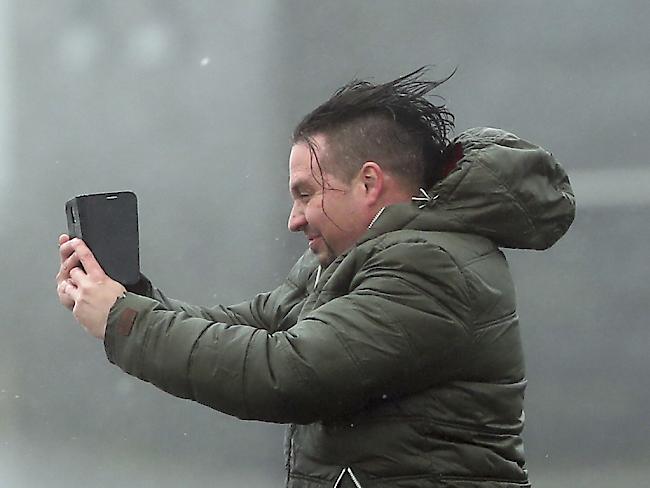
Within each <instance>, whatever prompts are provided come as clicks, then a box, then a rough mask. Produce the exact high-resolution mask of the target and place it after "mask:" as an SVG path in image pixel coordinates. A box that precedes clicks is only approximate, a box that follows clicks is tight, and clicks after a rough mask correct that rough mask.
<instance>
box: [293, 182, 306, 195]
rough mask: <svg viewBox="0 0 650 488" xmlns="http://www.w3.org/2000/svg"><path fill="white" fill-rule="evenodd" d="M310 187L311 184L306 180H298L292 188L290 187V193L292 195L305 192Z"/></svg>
mask: <svg viewBox="0 0 650 488" xmlns="http://www.w3.org/2000/svg"><path fill="white" fill-rule="evenodd" d="M308 187H309V183H308V182H307V181H305V180H297V181H294V182H293V183H291V186H290V187H289V191H291V193H299V192H300V190H304V189H305V188H308Z"/></svg>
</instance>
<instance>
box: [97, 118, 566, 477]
mask: <svg viewBox="0 0 650 488" xmlns="http://www.w3.org/2000/svg"><path fill="white" fill-rule="evenodd" d="M456 143H457V144H459V146H458V147H459V148H461V149H462V157H461V159H460V161H459V162H458V164H457V167H456V168H455V169H454V170H453V171H452V172H451V173H450V174H449V175H448V176H447V177H446V178H445V179H443V180H442V181H441V182H439V183H438V184H437V185H436V186H435V187H433V188H432V189H430V191H428V192H426V193H425V192H423V193H422V196H421V198H417V199H414V201H413V202H412V203H405V204H398V205H392V206H389V207H387V208H385V209H384V210H383V211H382V213H381V214H380V215H379V217H378V218H377V219H376V220H375V222H374V223H373V225H372V226H371V228H370V229H369V230H368V232H367V233H366V234H365V235H364V236H363V238H362V239H361V240H360V241H359V242H357V244H356V245H355V246H354V247H353V248H352V249H351V250H350V251H348V252H346V253H345V254H343V255H341V256H339V257H338V258H337V259H336V260H335V261H334V262H333V263H332V264H331V265H330V266H328V267H327V268H325V269H322V270H321V269H320V268H319V267H318V263H317V262H316V260H315V259H314V257H313V256H311V255H310V254H309V253H307V254H305V255H304V256H303V257H302V258H301V259H300V260H299V261H298V263H297V264H296V265H295V266H294V268H293V269H292V271H291V272H290V274H289V276H288V278H287V279H286V281H285V282H284V283H283V284H282V285H280V286H279V287H278V288H276V289H275V290H273V291H271V292H268V293H263V294H260V295H258V296H257V297H255V298H254V299H252V300H251V301H248V302H245V303H242V304H239V305H235V306H231V307H223V306H218V307H214V308H204V307H196V306H191V305H188V304H185V303H182V302H179V301H175V300H171V299H168V298H166V297H165V296H164V295H162V293H160V292H159V291H157V290H152V289H150V290H149V295H150V296H151V298H149V297H144V296H139V295H135V294H132V293H130V294H128V295H127V297H126V298H125V299H123V300H120V301H119V302H118V303H117V304H116V305H115V306H114V307H113V309H112V310H111V313H110V316H109V324H108V328H107V334H106V339H105V348H106V353H107V356H108V358H109V360H110V361H111V362H113V363H115V364H117V365H119V366H120V367H121V368H122V369H124V370H125V371H126V372H128V373H130V374H132V375H135V376H138V377H139V378H142V379H143V380H145V381H149V382H151V383H153V384H155V385H156V386H158V387H159V388H161V389H163V390H165V391H167V392H169V393H171V394H173V395H176V396H179V397H183V398H190V399H193V400H195V401H197V402H200V403H203V404H205V405H208V406H210V407H212V408H215V409H217V410H220V411H222V412H225V413H228V414H231V415H234V416H237V417H239V418H242V419H256V420H263V421H269V422H282V423H288V424H290V426H289V427H288V432H287V442H286V453H287V486H288V487H291V488H298V487H304V488H307V487H309V488H312V487H313V488H316V487H345V486H353V487H364V488H370V487H376V488H378V487H382V488H385V487H403V488H406V487H443V486H444V487H475V486H477V487H479V486H480V487H503V488H505V487H515V486H516V487H523V486H529V485H528V477H527V472H526V468H525V461H524V453H523V445H522V439H521V432H522V427H523V418H524V414H523V397H524V389H525V386H526V379H525V373H524V362H523V357H522V347H521V343H520V334H519V323H518V316H517V312H516V308H515V293H514V289H513V284H512V280H511V277H510V272H509V270H508V265H507V262H506V259H505V257H504V255H503V254H502V252H501V251H500V250H499V247H512V248H530V249H544V248H547V247H549V246H550V245H552V244H553V243H554V242H555V241H556V240H557V239H559V238H560V237H561V236H562V235H563V234H564V233H565V232H566V230H567V229H568V227H569V226H570V224H571V222H572V220H573V216H574V210H575V206H574V199H573V194H572V191H571V188H570V185H569V182H568V179H567V176H566V174H565V173H564V171H563V170H562V168H561V167H560V166H559V165H558V164H557V163H556V162H555V160H554V159H553V157H552V156H551V155H550V154H549V153H548V152H546V151H545V150H543V149H541V148H539V147H537V146H535V145H532V144H530V143H528V142H526V141H523V140H521V139H519V138H517V137H515V136H514V135H512V134H509V133H506V132H503V131H500V130H496V129H472V130H470V131H467V132H465V133H463V134H461V135H460V136H459V137H458V138H457V139H456Z"/></svg>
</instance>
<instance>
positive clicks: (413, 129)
mask: <svg viewBox="0 0 650 488" xmlns="http://www.w3.org/2000/svg"><path fill="white" fill-rule="evenodd" d="M423 72H424V69H423V68H421V69H419V70H417V71H415V72H413V73H410V74H408V75H405V76H403V77H401V78H398V79H396V80H393V81H391V82H388V83H384V84H380V85H375V84H372V83H369V82H367V81H358V80H355V81H352V82H350V83H348V84H347V85H345V86H343V87H342V88H340V89H339V90H338V91H337V92H336V93H335V94H334V95H333V96H332V97H331V98H330V99H329V100H327V101H326V102H325V103H323V104H322V105H320V106H319V107H317V108H316V109H315V110H314V111H312V112H311V113H309V114H308V115H307V116H305V118H304V119H303V120H302V121H301V122H300V123H299V124H298V126H297V127H296V129H295V131H294V134H293V148H292V151H291V157H290V161H289V163H290V168H289V169H290V187H291V188H290V189H291V193H292V197H293V199H294V206H293V209H292V212H291V216H290V217H289V229H290V230H292V231H303V232H305V234H306V235H307V237H308V239H309V243H310V248H311V249H312V251H313V252H314V253H315V254H316V255H317V256H318V258H319V260H320V262H321V264H323V265H327V264H329V263H330V262H331V261H332V260H333V259H334V258H335V257H336V256H338V255H340V254H341V253H343V252H345V251H346V250H348V249H349V248H350V247H352V246H353V245H354V243H355V242H356V241H357V240H358V239H359V238H360V237H361V236H362V235H363V234H364V233H365V231H366V230H367V228H368V225H369V224H370V222H371V221H372V219H373V218H374V216H375V215H376V214H377V212H378V211H379V210H380V209H381V208H382V207H384V206H386V205H390V204H393V203H399V202H403V201H408V200H409V199H410V196H411V195H412V194H414V193H416V192H417V190H418V188H428V187H430V186H432V185H433V183H435V181H437V179H439V178H440V175H441V168H442V167H443V152H444V150H445V148H446V146H447V144H448V142H449V139H448V136H449V133H450V132H451V130H452V129H453V115H452V114H451V113H450V112H449V111H447V109H446V108H445V106H444V105H438V106H437V105H434V104H433V103H431V102H430V101H428V100H427V99H426V98H425V96H426V95H427V94H428V93H429V92H430V91H431V90H433V89H434V88H435V87H436V86H438V85H440V84H441V83H443V82H444V81H446V80H447V79H448V78H449V77H448V78H446V79H444V80H440V81H423V80H421V79H420V77H421V75H422V74H423Z"/></svg>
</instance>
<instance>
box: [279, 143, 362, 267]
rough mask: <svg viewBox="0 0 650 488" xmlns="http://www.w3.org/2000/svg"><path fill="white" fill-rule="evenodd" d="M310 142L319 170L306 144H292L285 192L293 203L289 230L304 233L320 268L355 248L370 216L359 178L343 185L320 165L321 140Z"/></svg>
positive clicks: (322, 145) (323, 145)
mask: <svg viewBox="0 0 650 488" xmlns="http://www.w3.org/2000/svg"><path fill="white" fill-rule="evenodd" d="M314 141H315V142H316V144H317V146H318V149H317V151H316V154H317V155H318V160H319V161H321V167H320V168H319V166H318V162H316V160H315V159H314V158H313V156H312V153H311V151H310V149H309V146H308V145H307V144H306V143H298V144H295V145H294V146H293V148H292V149H291V155H290V156H289V190H290V192H291V197H292V199H293V207H292V209H291V214H290V215H289V230H290V231H292V232H299V231H302V232H304V233H305V236H306V237H307V240H308V241H309V248H310V249H311V251H312V252H313V253H314V254H315V255H316V256H317V257H318V260H319V262H320V263H321V265H323V266H327V265H328V264H330V263H331V262H332V261H333V260H334V258H335V257H336V256H339V255H340V254H342V253H343V252H345V251H347V250H348V249H350V248H351V247H352V246H353V245H354V244H355V242H356V241H357V240H358V239H359V238H360V237H361V236H362V235H363V234H364V233H365V232H366V230H367V228H368V224H369V223H370V220H372V217H373V216H372V215H370V217H369V216H368V209H367V206H366V205H364V191H363V182H362V181H360V178H359V177H358V176H357V177H355V178H353V179H352V180H351V181H350V182H348V183H346V182H344V181H343V180H342V179H340V178H338V177H336V176H334V175H333V174H332V173H331V172H328V171H327V170H326V168H325V167H324V166H323V165H322V161H323V160H324V159H325V158H324V157H323V154H324V149H325V148H326V146H325V140H324V137H322V136H316V137H315V138H314ZM329 164H332V162H329ZM321 170H322V171H321Z"/></svg>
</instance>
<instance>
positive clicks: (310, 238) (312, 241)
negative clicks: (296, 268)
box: [307, 235, 320, 250]
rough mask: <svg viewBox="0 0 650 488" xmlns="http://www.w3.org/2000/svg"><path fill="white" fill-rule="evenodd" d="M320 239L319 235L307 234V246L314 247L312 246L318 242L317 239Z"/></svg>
mask: <svg viewBox="0 0 650 488" xmlns="http://www.w3.org/2000/svg"><path fill="white" fill-rule="evenodd" d="M319 239H320V236H318V235H316V236H307V241H308V242H309V248H310V249H312V250H313V249H314V247H315V246H316V245H317V244H318V240H319Z"/></svg>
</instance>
